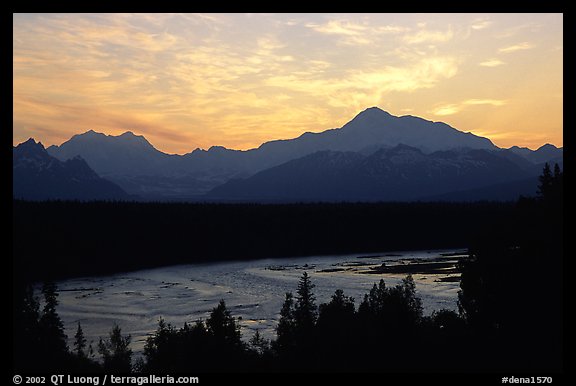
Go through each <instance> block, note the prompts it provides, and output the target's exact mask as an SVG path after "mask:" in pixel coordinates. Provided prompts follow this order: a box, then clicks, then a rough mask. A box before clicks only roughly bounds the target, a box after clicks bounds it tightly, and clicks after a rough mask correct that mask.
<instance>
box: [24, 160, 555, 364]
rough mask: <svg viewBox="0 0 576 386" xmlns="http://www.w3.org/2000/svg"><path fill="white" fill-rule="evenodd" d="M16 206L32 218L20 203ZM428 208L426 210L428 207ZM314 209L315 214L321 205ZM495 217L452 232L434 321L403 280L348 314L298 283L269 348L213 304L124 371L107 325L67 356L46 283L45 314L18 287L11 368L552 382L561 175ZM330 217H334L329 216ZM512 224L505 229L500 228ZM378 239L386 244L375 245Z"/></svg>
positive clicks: (341, 299) (116, 336)
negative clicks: (448, 296) (454, 275)
mask: <svg viewBox="0 0 576 386" xmlns="http://www.w3.org/2000/svg"><path fill="white" fill-rule="evenodd" d="M19 204H21V205H22V206H23V207H26V208H28V209H29V208H30V206H27V205H28V204H26V203H19ZM15 205H16V204H15ZM50 205H54V206H56V207H57V206H59V205H64V206H66V205H70V206H72V207H74V205H77V204H63V203H52V204H49V205H48V207H50ZM112 205H114V204H112ZM477 205H478V206H479V207H481V206H484V207H485V208H493V209H494V208H495V207H496V206H492V205H493V204H477ZM94 207H95V208H102V207H104V208H105V207H106V205H105V204H95V205H94ZM129 207H130V206H127V208H129ZM151 207H152V208H160V207H162V205H159V206H154V205H152V206H151ZM184 207H185V206H184ZM343 207H345V206H343ZM350 207H354V205H352V206H350ZM376 207H377V206H372V207H371V208H373V209H374V208H376ZM384 207H385V206H384ZM408 207H411V206H408ZM415 207H420V208H426V205H424V204H414V206H412V207H411V208H415ZM431 207H435V206H434V205H431V206H429V207H428V208H431ZM447 207H449V208H450V207H451V206H450V205H448V206H447ZM464 207H466V206H464ZM469 207H472V208H477V207H475V206H474V205H471V206H469ZM469 207H468V208H469ZM218 208H220V209H221V207H218ZM242 208H244V209H245V208H251V209H253V208H259V206H254V207H246V206H241V207H235V210H240V209H242ZM294 208H297V206H293V207H292V209H294ZM309 208H310V207H308V208H307V209H308V210H309ZM313 208H315V209H314V210H319V209H318V208H322V206H313ZM498 208H500V209H499V210H496V211H495V212H496V213H500V214H502V212H500V211H503V212H507V213H508V215H510V216H511V217H510V218H503V217H498V216H495V217H493V218H492V221H491V222H489V221H487V220H486V222H484V223H483V222H480V223H481V224H482V226H483V227H486V228H483V227H481V226H479V225H478V224H476V225H474V224H473V223H474V222H475V221H479V220H478V219H482V218H483V217H482V216H480V217H476V218H474V217H472V218H469V219H468V220H467V221H463V222H461V223H459V226H460V227H462V228H467V229H473V230H477V233H475V234H474V237H471V238H470V239H469V255H468V256H466V257H462V258H461V259H460V261H459V267H460V270H461V272H462V276H461V283H460V291H459V293H458V307H459V310H458V312H453V311H449V310H439V311H435V312H434V313H432V315H428V316H425V315H423V313H422V306H421V300H420V299H419V297H418V294H417V292H416V288H415V285H414V281H413V279H412V277H411V276H407V277H406V278H405V279H404V280H403V281H402V283H401V284H399V285H396V286H394V287H387V286H386V284H385V282H384V281H383V280H381V281H379V282H378V283H377V284H375V285H374V286H373V287H372V288H371V289H370V291H369V292H368V293H367V294H366V295H365V296H364V297H363V299H362V300H361V301H360V303H359V304H358V306H356V300H355V299H352V298H350V297H348V296H346V295H345V294H344V292H343V291H341V290H336V291H335V293H334V295H333V296H332V299H331V300H330V301H329V302H328V303H325V304H320V305H317V304H316V299H315V296H314V291H313V289H314V284H313V283H312V282H311V280H310V278H309V277H308V275H307V274H306V273H304V274H303V276H302V277H301V279H300V282H299V284H298V288H297V290H296V294H295V295H294V294H292V293H287V294H286V296H285V301H284V304H283V306H282V309H281V310H280V319H279V320H278V325H277V329H276V338H275V339H274V340H272V341H271V342H270V341H267V340H266V339H264V338H262V336H261V335H260V334H259V333H258V334H255V335H254V336H252V337H251V338H250V339H249V342H248V343H246V342H245V341H244V340H242V336H241V333H240V329H239V326H238V323H237V320H236V319H235V318H234V317H233V316H232V315H231V314H230V312H229V311H228V310H227V309H226V304H225V302H224V300H222V301H221V302H220V303H219V304H218V305H217V306H216V307H215V308H214V309H213V311H212V313H211V314H210V316H209V318H208V319H207V320H206V321H202V320H199V321H196V323H194V324H185V325H184V326H182V327H181V328H176V327H174V326H172V325H171V324H169V323H167V322H166V321H164V320H160V321H159V325H158V329H157V330H156V332H155V333H154V334H153V335H152V336H150V337H149V338H148V340H147V342H146V346H145V350H144V358H143V359H141V360H133V358H132V351H131V350H130V347H129V346H130V337H129V336H122V334H121V330H120V328H119V327H118V326H114V328H113V329H112V331H111V333H110V336H109V337H108V338H107V339H103V340H101V341H100V342H99V343H98V347H97V350H98V353H99V356H100V358H101V359H96V357H95V354H94V350H93V348H90V347H88V348H87V347H86V343H87V342H86V340H85V339H84V337H83V333H82V329H81V326H80V325H78V330H77V332H76V334H75V337H74V348H73V349H72V350H70V349H69V348H68V346H67V342H66V339H65V336H64V333H63V327H62V322H61V321H60V319H59V317H58V315H57V313H56V306H57V291H56V288H55V286H54V285H53V284H50V283H49V282H48V283H46V284H45V285H44V286H43V287H42V289H41V293H42V295H43V297H44V301H43V307H40V302H39V301H38V299H37V298H36V297H35V296H34V293H33V292H32V290H31V287H30V286H29V285H21V286H19V287H18V288H21V289H22V290H21V291H20V292H19V293H16V294H15V297H14V299H15V302H14V334H13V339H14V342H13V347H14V366H13V367H14V370H15V371H51V372H54V371H56V370H66V371H67V372H90V371H92V372H93V371H113V372H116V373H121V372H129V371H133V372H144V373H149V372H150V373H156V374H159V373H172V374H174V373H180V372H182V373H191V372H194V373H202V372H222V371H230V372H242V371H246V372H255V371H256V372H262V371H271V372H287V371H339V372H350V371H359V372H365V371H383V372H406V371H420V372H426V371H429V372H478V371H482V372H484V371H493V372H507V373H513V372H517V373H518V374H520V373H523V374H526V373H529V374H538V375H542V373H544V372H545V373H550V372H554V373H558V372H561V371H562V370H563V252H564V248H563V172H562V171H560V169H559V168H557V167H555V168H554V171H552V169H551V168H550V167H549V166H548V165H546V167H545V168H544V171H543V174H542V176H541V177H540V186H539V195H538V197H536V198H522V199H520V200H519V201H518V202H517V203H515V204H513V205H502V206H498ZM268 209H269V208H268ZM356 209H357V208H356ZM247 210H248V209H247ZM248 211H250V210H248ZM448 213H450V211H448ZM492 214H494V212H492ZM438 215H441V212H440V213H438ZM331 216H333V217H334V218H336V217H337V216H336V214H334V213H332V214H331ZM365 216H367V214H365ZM348 219H349V218H348ZM429 220H430V219H429ZM232 221H233V220H232ZM385 221H386V218H382V222H385ZM441 221H442V220H441ZM497 221H502V222H503V224H502V223H498V222H497ZM375 224H378V223H373V224H372V226H373V227H377V225H375ZM511 224H512V225H515V228H514V229H507V228H506V226H509V225H511ZM427 226H428V227H430V228H433V227H434V223H431V222H430V221H428V222H427ZM368 228H369V227H365V226H364V227H363V229H368ZM386 229H390V228H386ZM241 232H246V229H244V230H242V231H241ZM432 233H435V232H432ZM459 234H460V235H462V234H463V233H459ZM412 235H413V237H420V236H421V235H420V234H416V235H414V234H412ZM386 236H389V235H381V237H382V238H387V237H386ZM335 242H337V240H335ZM287 248H289V247H288V246H287ZM50 255H52V253H50ZM239 256H242V255H239ZM242 257H244V256H242Z"/></svg>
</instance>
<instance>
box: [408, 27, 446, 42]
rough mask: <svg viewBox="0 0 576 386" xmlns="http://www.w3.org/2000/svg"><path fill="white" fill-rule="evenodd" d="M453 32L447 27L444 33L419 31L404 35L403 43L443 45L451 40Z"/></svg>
mask: <svg viewBox="0 0 576 386" xmlns="http://www.w3.org/2000/svg"><path fill="white" fill-rule="evenodd" d="M453 37H454V32H453V31H452V28H451V27H449V28H448V30H446V31H432V30H427V29H420V30H419V31H416V32H414V33H409V34H406V35H404V38H403V40H404V42H406V43H408V44H421V43H444V42H448V41H450V40H452V38H453Z"/></svg>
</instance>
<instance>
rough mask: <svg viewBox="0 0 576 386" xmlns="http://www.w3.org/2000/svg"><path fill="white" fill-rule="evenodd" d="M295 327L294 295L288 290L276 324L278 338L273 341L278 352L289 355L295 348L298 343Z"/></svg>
mask: <svg viewBox="0 0 576 386" xmlns="http://www.w3.org/2000/svg"><path fill="white" fill-rule="evenodd" d="M295 329H296V322H295V320H294V295H292V293H291V292H286V294H285V298H284V303H283V304H282V309H281V310H280V319H279V320H278V326H276V340H275V341H274V342H273V346H274V347H275V349H276V351H277V352H279V353H280V354H284V355H289V353H291V352H292V351H293V350H294V347H295V345H296V338H295Z"/></svg>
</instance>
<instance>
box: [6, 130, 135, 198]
mask: <svg viewBox="0 0 576 386" xmlns="http://www.w3.org/2000/svg"><path fill="white" fill-rule="evenodd" d="M12 169H13V174H12V186H13V188H12V193H13V197H14V198H18V199H26V200H55V199H62V200H81V201H91V200H127V199H129V198H130V196H129V195H128V194H127V193H126V192H125V191H124V190H122V188H120V187H119V186H118V185H116V184H114V183H112V182H110V181H107V180H105V179H103V178H101V177H100V176H98V174H96V172H94V170H92V169H91V168H90V166H88V164H87V163H86V161H84V160H83V159H82V158H81V157H79V156H76V157H72V158H70V159H67V160H66V161H60V160H58V159H56V158H54V157H52V156H50V155H49V154H48V152H47V151H46V149H45V148H44V146H43V145H42V143H40V142H38V143H37V142H36V141H34V139H32V138H30V139H29V140H28V141H26V142H23V143H21V144H20V145H18V146H17V147H15V148H13V151H12Z"/></svg>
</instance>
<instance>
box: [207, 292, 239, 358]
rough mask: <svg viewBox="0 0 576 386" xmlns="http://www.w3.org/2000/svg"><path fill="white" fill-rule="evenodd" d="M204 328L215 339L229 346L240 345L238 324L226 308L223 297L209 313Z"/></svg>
mask: <svg viewBox="0 0 576 386" xmlns="http://www.w3.org/2000/svg"><path fill="white" fill-rule="evenodd" d="M206 328H207V330H208V333H209V334H211V335H212V336H213V337H214V338H215V339H216V340H217V341H221V342H223V343H225V344H227V345H230V346H237V347H240V346H242V339H241V334H240V326H239V325H238V324H237V323H236V320H235V319H234V318H233V317H232V316H231V315H230V311H228V310H227V309H226V302H224V300H223V299H221V300H220V302H219V303H218V306H217V307H215V308H214V309H213V310H212V312H211V313H210V317H209V318H208V319H207V320H206Z"/></svg>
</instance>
